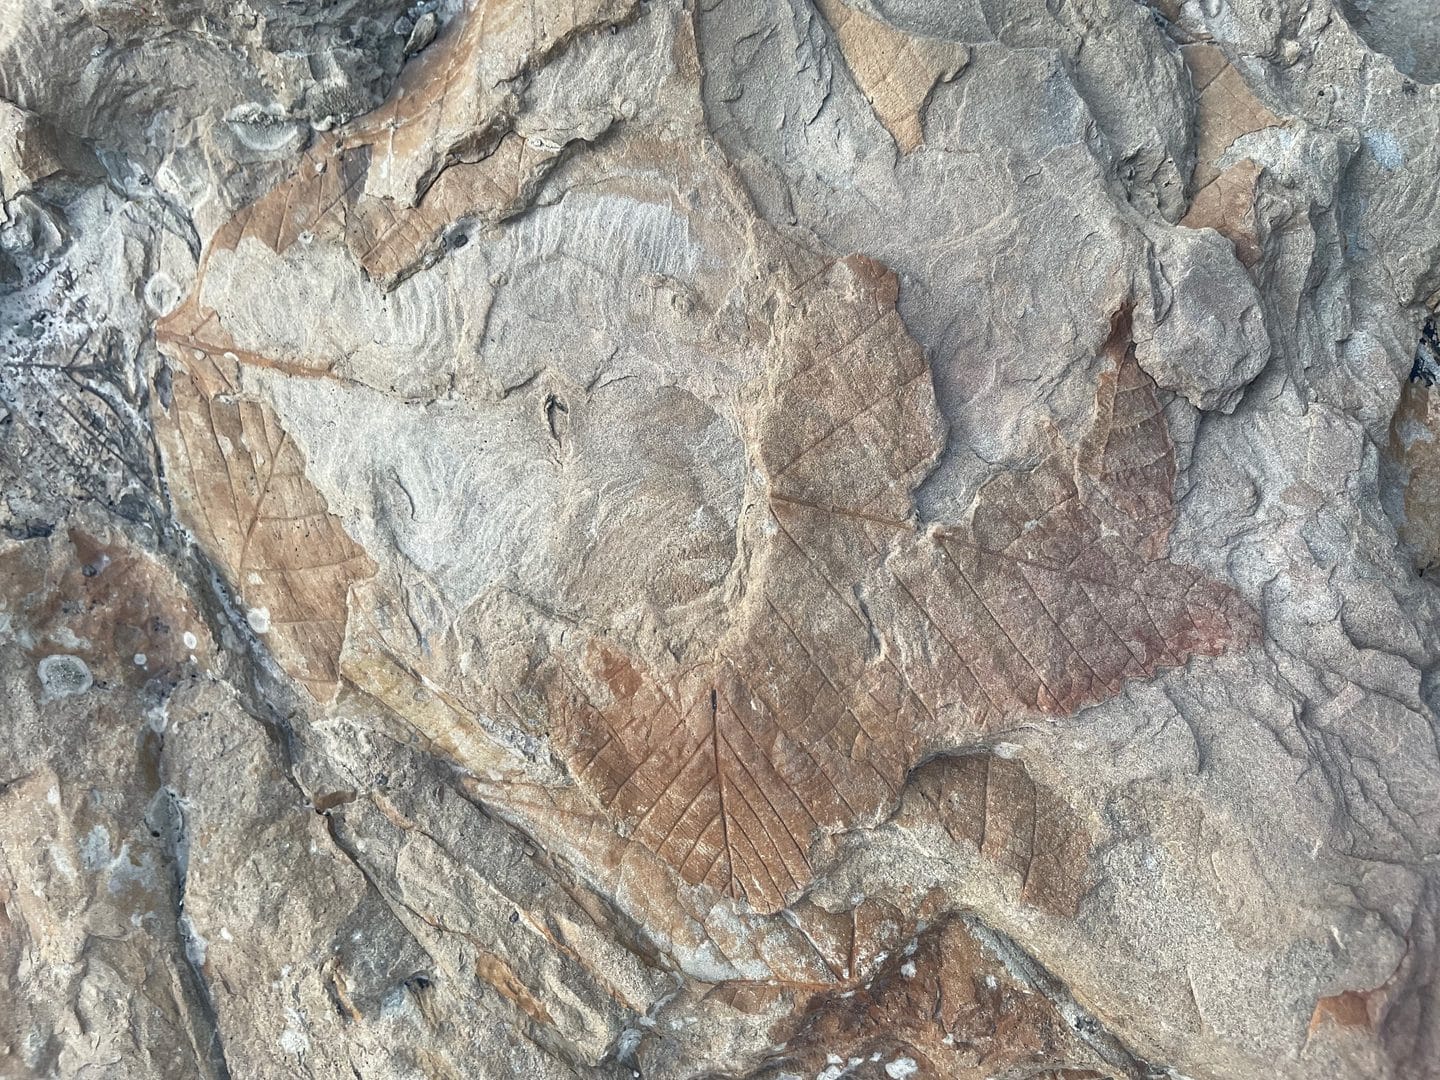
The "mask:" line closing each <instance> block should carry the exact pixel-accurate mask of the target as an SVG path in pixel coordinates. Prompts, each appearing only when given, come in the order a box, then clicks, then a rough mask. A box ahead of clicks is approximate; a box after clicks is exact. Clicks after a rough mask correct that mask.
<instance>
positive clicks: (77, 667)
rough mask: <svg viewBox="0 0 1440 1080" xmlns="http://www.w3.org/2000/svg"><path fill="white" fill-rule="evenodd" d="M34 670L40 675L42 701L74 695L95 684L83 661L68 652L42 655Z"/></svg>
mask: <svg viewBox="0 0 1440 1080" xmlns="http://www.w3.org/2000/svg"><path fill="white" fill-rule="evenodd" d="M35 672H36V674H37V675H39V676H40V687H41V691H42V694H41V699H42V700H44V701H50V700H52V699H54V698H66V697H75V696H76V695H78V694H83V693H85V692H86V691H87V690H89V689H90V688H91V687H92V686H94V685H95V679H94V677H93V676H92V675H91V674H90V668H89V667H88V666H87V665H86V663H85V661H84V660H81V659H80V658H79V657H78V656H71V655H70V654H69V653H55V654H54V655H53V656H47V657H44V658H43V659H42V660H41V661H40V663H39V664H37V665H36V668H35Z"/></svg>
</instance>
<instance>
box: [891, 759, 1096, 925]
mask: <svg viewBox="0 0 1440 1080" xmlns="http://www.w3.org/2000/svg"><path fill="white" fill-rule="evenodd" d="M896 821H897V823H899V824H900V825H903V826H908V827H914V826H916V825H920V824H923V823H925V822H927V821H934V822H936V823H938V824H939V825H940V826H941V827H943V828H944V829H945V831H946V832H947V833H949V835H950V836H951V838H952V839H954V840H956V841H957V842H960V843H964V844H968V845H970V846H973V847H974V848H975V850H976V851H977V852H979V854H980V855H981V856H982V857H984V858H986V859H988V860H990V861H991V862H993V863H994V864H995V865H996V866H997V867H999V868H1000V869H1001V870H1003V871H1005V872H1007V873H1009V874H1010V875H1012V876H1013V877H1014V878H1016V879H1018V881H1019V898H1020V901H1021V903H1025V904H1031V905H1034V906H1035V907H1038V908H1042V909H1043V910H1045V911H1049V912H1051V913H1053V914H1056V915H1066V916H1074V915H1075V914H1076V912H1077V911H1078V910H1079V906H1080V899H1081V897H1082V896H1083V895H1084V894H1085V872H1086V869H1087V867H1088V865H1089V854H1090V836H1089V834H1088V833H1087V832H1086V831H1085V828H1084V826H1083V825H1082V823H1081V821H1080V819H1079V816H1078V815H1077V814H1076V813H1075V812H1074V810H1072V809H1071V808H1070V805H1069V804H1068V803H1066V802H1065V801H1064V800H1063V799H1061V798H1060V797H1059V796H1058V795H1056V794H1055V793H1054V792H1053V791H1051V790H1050V789H1049V788H1047V787H1044V786H1043V785H1041V784H1037V783H1036V782H1035V781H1034V780H1033V779H1032V778H1031V777H1030V774H1029V772H1027V771H1026V769H1025V766H1024V765H1023V764H1021V763H1020V762H1018V761H1014V760H1009V759H1006V758H1002V757H997V756H995V755H994V754H988V753H982V754H966V755H964V756H960V757H952V756H943V757H939V758H936V759H934V760H933V761H929V762H926V763H925V764H924V765H922V766H921V767H920V768H919V769H917V770H916V771H915V773H914V775H913V776H912V777H911V779H910V784H909V786H908V787H907V789H906V791H905V796H904V799H903V800H902V801H901V804H900V811H899V813H898V814H897V815H896Z"/></svg>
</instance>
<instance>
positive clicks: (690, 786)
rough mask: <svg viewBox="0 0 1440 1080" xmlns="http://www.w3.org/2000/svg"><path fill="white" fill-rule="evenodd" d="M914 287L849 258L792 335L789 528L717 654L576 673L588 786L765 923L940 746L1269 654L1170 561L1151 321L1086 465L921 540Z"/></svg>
mask: <svg viewBox="0 0 1440 1080" xmlns="http://www.w3.org/2000/svg"><path fill="white" fill-rule="evenodd" d="M895 289H896V286H895V281H894V278H893V276H892V275H890V274H889V272H888V271H886V270H884V269H883V268H881V267H879V266H878V265H877V264H875V263H873V262H871V261H869V260H866V259H862V258H852V259H847V260H844V261H842V262H841V263H838V264H836V265H835V266H833V267H832V268H831V270H830V271H829V272H827V273H825V274H822V275H820V276H819V277H817V278H815V279H813V280H812V281H810V282H809V283H807V285H806V286H804V287H803V288H802V289H801V290H800V291H799V292H798V293H797V294H796V295H795V296H793V297H792V298H791V300H790V303H789V306H788V308H787V309H786V311H785V312H784V313H783V314H782V316H781V318H780V320H779V325H778V327H777V330H776V341H775V348H776V352H777V360H776V363H775V365H774V368H773V370H772V372H771V376H770V379H769V386H768V387H767V393H766V395H765V397H764V399H763V405H762V406H761V408H760V409H759V410H758V415H757V416H755V417H754V419H753V421H752V429H751V433H750V437H751V443H752V445H754V446H756V447H757V456H758V458H759V461H760V464H761V468H762V469H763V471H764V473H765V475H766V480H767V488H766V495H767V497H768V505H769V511H770V521H769V523H768V527H767V528H766V529H764V530H762V535H761V537H759V538H758V539H757V540H756V549H757V550H756V553H755V555H754V556H753V558H752V561H751V573H750V580H749V584H748V586H747V590H746V594H745V597H744V600H743V602H742V603H740V604H738V605H737V606H736V607H735V609H734V611H733V614H732V618H731V621H730V624H729V626H728V627H726V628H724V629H723V630H721V631H720V632H718V633H717V639H716V642H715V645H714V647H713V651H712V652H711V653H710V655H709V656H708V657H705V658H704V659H701V660H698V661H691V662H687V663H682V664H679V665H677V666H676V667H675V668H674V669H673V670H669V671H647V670H645V669H644V668H643V666H642V665H641V664H639V662H638V661H632V663H634V666H635V668H636V670H639V671H641V673H642V675H643V681H642V682H641V684H640V685H638V686H637V687H636V688H635V689H634V691H633V692H630V693H622V694H620V695H619V696H616V697H614V698H613V700H610V701H608V702H604V698H603V696H602V695H601V693H600V686H599V685H597V684H598V683H602V682H603V680H602V679H600V678H599V677H598V676H599V671H603V670H605V669H606V668H613V667H614V665H615V664H617V663H618V662H619V661H618V660H617V659H616V658H615V657H614V656H613V655H612V654H613V653H615V652H616V651H617V650H615V649H614V648H613V647H612V646H609V645H604V646H597V647H596V648H595V649H594V650H593V651H592V654H591V655H592V661H591V664H590V666H589V670H572V669H571V668H569V667H562V668H560V670H559V672H558V675H559V677H558V679H557V683H556V692H555V694H554V696H553V700H552V705H551V714H552V721H553V729H552V732H553V739H554V742H555V745H556V748H557V750H558V752H559V753H560V754H561V756H562V757H563V758H564V759H565V760H566V762H567V764H568V765H569V767H570V770H571V772H572V773H573V774H574V775H575V776H576V777H577V779H579V781H580V782H581V784H582V785H584V786H585V787H586V789H587V790H589V791H590V792H591V793H592V794H593V795H594V797H595V798H596V799H597V800H598V801H599V802H600V803H601V804H602V805H603V806H604V807H606V808H607V809H608V810H609V811H610V812H611V813H612V814H613V815H615V816H616V817H617V818H618V819H619V820H620V821H621V822H622V823H623V824H624V826H625V827H626V828H627V829H629V830H630V833H629V835H631V836H632V837H633V838H634V839H637V840H639V841H640V842H641V843H643V844H645V845H646V846H647V847H649V848H650V849H651V850H652V851H655V852H656V853H658V854H659V855H660V856H661V857H662V859H664V860H666V861H667V862H669V863H670V864H671V865H672V866H674V867H675V868H676V869H677V870H678V871H679V873H680V875H681V876H682V877H683V878H685V879H686V880H687V881H691V882H697V883H698V882H705V883H708V884H710V885H712V886H714V887H715V888H716V889H718V890H721V891H722V892H725V893H728V894H730V895H733V896H737V897H738V896H743V897H744V898H746V899H747V900H748V901H749V902H750V904H751V905H752V906H753V907H755V908H756V909H757V910H766V911H772V910H776V909H777V908H779V907H781V906H783V905H784V904H785V903H786V902H787V901H788V900H790V899H793V898H794V897H795V896H796V895H798V894H799V893H800V892H801V891H802V890H803V889H804V887H805V886H806V885H807V884H808V883H809V880H810V867H809V863H808V859H807V852H808V849H809V846H810V843H811V840H812V839H813V837H814V836H815V835H816V834H817V833H820V832H826V831H830V832H833V831H837V830H841V829H844V828H847V827H850V826H853V825H857V824H864V823H866V822H874V821H877V820H878V819H879V817H880V816H881V815H882V814H883V813H884V812H886V811H888V809H889V807H890V806H891V805H892V804H893V802H894V800H895V798H896V796H897V795H898V793H899V791H900V789H901V787H902V785H903V783H904V780H905V777H906V774H907V772H908V770H909V768H910V767H911V766H912V765H913V764H914V763H915V762H916V761H917V760H919V759H920V758H921V757H922V756H923V753H924V748H925V747H926V745H927V744H928V743H930V742H931V741H932V740H935V741H942V740H943V739H944V738H945V737H946V734H947V733H950V734H951V735H952V736H953V732H954V731H955V730H957V729H968V730H972V731H973V730H976V729H988V728H993V727H995V726H997V725H999V724H1002V723H1007V722H1011V721H1013V720H1014V719H1015V718H1017V717H1019V716H1022V715H1024V714H1026V713H1032V714H1033V713H1041V714H1048V715H1055V716H1065V715H1069V714H1071V713H1073V712H1074V711H1075V710H1076V709H1078V708H1080V707H1081V706H1083V705H1086V704H1089V703H1092V702H1096V701H1100V700H1102V699H1104V698H1106V697H1109V696H1111V695H1113V694H1115V693H1118V692H1119V691H1120V689H1121V688H1122V687H1123V686H1124V684H1125V683H1126V682H1127V681H1128V680H1130V679H1137V678H1143V677H1146V676H1149V675H1150V674H1152V673H1153V672H1154V671H1156V670H1157V669H1159V668H1162V667H1173V666H1178V665H1181V664H1184V663H1185V662H1186V660H1187V659H1188V658H1189V657H1191V656H1195V655H1215V654H1217V653H1219V652H1220V651H1221V650H1222V649H1224V648H1225V647H1227V646H1228V645H1229V644H1231V643H1234V642H1243V641H1247V640H1249V639H1250V638H1251V637H1253V635H1254V634H1255V631H1256V619H1255V615H1254V613H1253V611H1252V610H1251V609H1250V608H1249V607H1248V605H1246V604H1245V603H1244V602H1243V601H1242V600H1241V599H1240V598H1239V596H1238V595H1236V594H1235V593H1234V591H1233V590H1231V589H1229V588H1228V587H1226V586H1224V585H1222V584H1220V583H1218V582H1215V581H1211V580H1209V579H1208V578H1206V577H1205V576H1204V575H1203V574H1201V573H1200V572H1198V571H1196V570H1195V569H1193V568H1190V567H1186V566H1183V565H1181V564H1178V563H1174V562H1171V561H1169V560H1168V559H1167V558H1166V557H1165V549H1166V544H1167V540H1168V537H1169V533H1170V530H1171V527H1172V526H1173V523H1174V500H1173V485H1174V478H1175V462H1174V456H1173V453H1172V448H1171V444H1170V440H1169V435H1168V431H1167V428H1166V423H1165V419H1164V415H1163V413H1162V412H1161V407H1160V401H1159V396H1158V392H1157V390H1156V388H1155V385H1154V383H1153V382H1152V381H1151V380H1150V378H1149V377H1148V376H1146V375H1145V374H1144V372H1143V371H1141V370H1140V368H1139V366H1138V364H1137V363H1136V361H1135V357H1134V350H1133V346H1132V344H1131V342H1130V340H1129V336H1128V334H1129V324H1128V319H1122V320H1119V321H1117V324H1116V327H1115V332H1114V334H1113V335H1112V340H1111V342H1110V344H1109V345H1108V346H1107V350H1106V351H1107V355H1108V357H1109V359H1110V361H1111V364H1112V367H1111V369H1110V370H1109V371H1107V372H1105V374H1103V375H1102V376H1101V379H1100V385H1099V388H1098V390H1097V393H1096V401H1095V417H1094V420H1093V422H1092V425H1091V428H1090V431H1089V432H1088V433H1087V435H1086V436H1085V437H1084V438H1083V439H1082V441H1081V442H1080V444H1079V445H1078V446H1077V447H1076V448H1075V449H1074V450H1073V451H1065V450H1057V451H1056V452H1055V453H1054V454H1052V455H1051V456H1050V457H1049V458H1047V459H1046V460H1044V461H1042V462H1041V463H1040V464H1039V465H1038V466H1037V467H1035V468H1034V469H1032V470H1030V471H1028V472H1012V473H1004V474H1001V475H1000V476H998V477H997V478H996V479H994V480H992V481H991V482H990V483H988V484H987V485H986V486H985V487H984V488H983V489H982V490H981V492H980V494H979V496H978V498H977V502H976V505H975V509H974V513H973V516H972V517H971V518H970V520H968V521H966V522H964V523H962V524H956V525H951V526H944V527H935V528H931V529H929V530H927V531H924V532H921V531H917V529H916V527H915V523H914V516H913V507H912V502H911V495H912V492H913V490H914V488H915V486H916V485H917V484H918V482H919V480H920V478H922V477H923V475H924V474H925V472H926V471H927V470H928V468H929V467H930V464H931V462H932V461H933V460H934V458H935V456H936V454H937V453H938V452H939V448H940V445H941V440H940V434H939V422H938V417H937V416H936V414H935V411H934V398H933V391H932V390H931V386H930V373H929V369H928V366H927V365H926V362H925V359H924V355H923V353H922V352H921V350H920V349H919V347H918V346H916V345H915V343H914V342H913V341H912V340H911V339H910V338H909V337H908V335H907V334H906V333H905V330H904V327H903V326H902V325H901V324H900V321H899V318H898V317H897V316H896V314H895V311H894V301H895ZM596 654H598V655H599V657H600V660H599V663H598V665H597V664H596V663H595V662H594V659H593V658H594V656H595V655H596ZM597 666H598V668H599V671H597V670H595V669H596V668H597ZM609 689H611V690H613V689H614V688H613V687H611V688H609ZM597 702H604V703H600V704H597ZM1047 902H1059V901H1058V898H1052V899H1051V900H1048V901H1047Z"/></svg>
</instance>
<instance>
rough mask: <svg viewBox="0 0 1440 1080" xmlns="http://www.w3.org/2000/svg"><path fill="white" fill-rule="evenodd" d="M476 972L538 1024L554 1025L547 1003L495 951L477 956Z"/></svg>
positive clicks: (480, 953)
mask: <svg viewBox="0 0 1440 1080" xmlns="http://www.w3.org/2000/svg"><path fill="white" fill-rule="evenodd" d="M475 974H476V975H477V976H478V977H479V978H481V979H483V980H484V981H485V982H487V983H489V984H490V985H491V986H492V987H493V988H494V989H495V992H496V993H498V994H499V995H500V996H501V997H505V998H508V999H509V1000H510V1001H513V1002H514V1003H515V1004H516V1005H518V1006H519V1007H520V1009H521V1010H522V1011H523V1012H524V1013H525V1015H526V1016H528V1017H530V1019H531V1020H534V1021H535V1022H536V1023H537V1024H545V1025H547V1026H550V1027H553V1026H554V1025H555V1020H554V1018H553V1017H552V1016H551V1015H550V1010H549V1009H547V1008H545V1003H544V1002H543V1001H541V1000H540V999H539V998H537V997H536V996H535V995H534V994H532V993H531V992H530V988H529V987H527V986H526V985H525V984H524V983H523V982H521V981H520V979H519V977H517V976H516V974H515V972H514V970H513V969H511V967H510V965H509V964H507V963H506V962H505V961H504V960H502V959H500V957H498V956H496V955H494V954H493V953H488V952H484V951H480V952H479V954H478V955H477V956H476V958H475Z"/></svg>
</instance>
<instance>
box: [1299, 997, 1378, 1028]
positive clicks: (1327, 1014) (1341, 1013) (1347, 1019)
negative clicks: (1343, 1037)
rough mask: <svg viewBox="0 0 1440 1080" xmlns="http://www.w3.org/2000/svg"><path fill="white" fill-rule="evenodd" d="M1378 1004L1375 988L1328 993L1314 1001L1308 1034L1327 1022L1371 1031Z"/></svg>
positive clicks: (1376, 1015) (1374, 1024)
mask: <svg viewBox="0 0 1440 1080" xmlns="http://www.w3.org/2000/svg"><path fill="white" fill-rule="evenodd" d="M1380 1004H1381V1003H1380V1001H1379V1000H1377V991H1375V990H1342V991H1341V992H1340V993H1338V994H1328V995H1326V996H1325V997H1322V998H1320V999H1319V1000H1318V1001H1316V1002H1315V1011H1314V1012H1313V1013H1312V1014H1311V1016H1310V1027H1309V1034H1311V1035H1313V1034H1314V1033H1315V1032H1316V1031H1317V1030H1318V1029H1319V1028H1320V1027H1321V1026H1323V1025H1324V1024H1327V1023H1330V1024H1334V1025H1335V1026H1336V1027H1340V1028H1348V1029H1351V1030H1359V1031H1366V1032H1371V1033H1373V1032H1374V1031H1375V1028H1376V1025H1377V1021H1378V1012H1379V1006H1380Z"/></svg>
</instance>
